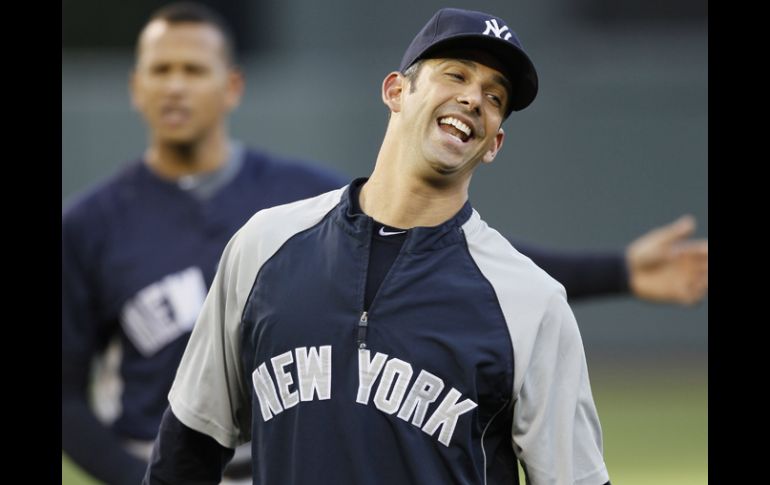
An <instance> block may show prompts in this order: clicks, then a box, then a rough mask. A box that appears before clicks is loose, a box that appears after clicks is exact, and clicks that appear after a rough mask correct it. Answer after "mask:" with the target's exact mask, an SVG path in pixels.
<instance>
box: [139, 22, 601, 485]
mask: <svg viewBox="0 0 770 485" xmlns="http://www.w3.org/2000/svg"><path fill="white" fill-rule="evenodd" d="M537 86H538V80H537V74H536V71H535V68H534V66H533V64H532V62H531V60H530V59H529V57H528V56H527V54H525V52H524V50H523V49H522V47H521V43H520V42H519V40H518V39H517V37H516V35H515V33H514V32H513V31H511V30H510V28H509V27H508V25H507V23H506V22H505V21H504V20H503V19H501V18H498V17H496V16H493V15H490V14H486V13H482V12H474V11H468V10H460V9H442V10H440V11H438V12H437V13H436V14H435V15H434V16H433V17H432V18H431V19H430V20H429V21H428V23H427V24H426V25H425V26H424V28H423V29H422V30H421V31H420V32H419V33H418V34H417V36H416V37H415V38H414V40H413V41H412V43H411V44H410V45H409V47H408V48H407V50H406V52H405V54H404V56H403V60H402V62H401V65H400V69H399V71H395V72H391V73H390V74H388V75H387V76H386V77H385V79H384V81H383V83H382V90H381V94H382V99H383V102H384V104H385V105H386V106H387V107H388V109H389V110H390V118H389V121H388V126H387V130H386V133H385V137H384V140H383V143H382V146H381V148H380V151H379V154H378V157H377V161H376V164H375V168H374V171H373V173H372V174H371V176H370V177H369V178H368V179H367V178H361V179H356V180H354V181H353V182H352V183H351V184H350V185H348V186H346V187H343V188H341V189H338V190H334V191H331V192H327V193H325V194H323V195H320V196H318V197H315V198H312V199H309V200H304V201H298V202H295V203H291V204H287V205H282V206H279V207H274V208H270V209H266V210H262V211H260V212H258V213H257V214H256V215H255V216H254V217H252V218H251V219H250V220H249V222H248V223H246V225H245V226H244V227H242V228H241V229H240V230H239V231H238V232H237V233H236V234H235V236H234V237H233V238H232V239H231V240H230V242H229V243H228V245H227V248H226V249H225V251H224V253H223V255H222V259H221V261H220V264H219V267H218V270H217V274H216V276H215V278H214V282H213V285H212V288H211V290H210V291H209V294H208V296H207V298H206V301H205V303H204V305H203V308H202V311H201V314H200V317H199V319H198V321H197V323H196V325H195V328H194V330H193V332H192V336H191V338H190V340H189V343H188V346H187V349H186V351H185V353H184V356H183V357H182V361H181V363H180V366H179V370H178V372H177V375H176V378H175V379H174V383H173V386H172V389H171V392H170V393H169V408H168V409H167V410H166V412H165V413H164V416H163V420H162V422H161V427H160V431H159V435H158V438H157V439H156V441H155V445H154V447H153V455H152V461H151V464H150V467H149V468H148V473H147V476H146V477H145V481H144V483H150V484H155V483H216V482H217V481H218V479H219V476H220V473H221V469H222V466H223V464H224V463H227V461H228V459H229V458H230V457H231V456H232V453H233V451H232V450H233V449H234V448H235V447H236V446H238V445H239V444H241V443H245V442H248V441H251V448H252V465H253V479H254V483H257V484H273V483H293V484H311V483H312V484H325V483H328V484H365V485H368V484H395V483H397V484H410V483H415V484H426V483H468V484H470V483H478V484H491V483H517V482H518V477H517V473H516V460H517V459H518V460H519V461H520V462H521V464H522V466H523V468H524V470H525V471H526V474H527V477H528V481H529V483H532V484H535V485H538V484H574V483H580V484H584V485H594V484H595V485H599V484H605V483H609V477H608V472H607V469H606V467H605V465H604V461H603V458H602V439H601V429H600V426H599V420H598V417H597V414H596V409H595V407H594V403H593V398H592V395H591V389H590V385H589V380H588V373H587V368H586V362H585V356H584V352H583V346H582V342H581V338H580V334H579V331H578V327H577V323H576V322H575V318H574V316H573V314H572V312H571V310H570V308H569V306H568V304H567V300H566V293H565V291H564V288H563V287H562V285H561V284H559V283H558V282H557V281H555V280H554V279H553V278H551V277H550V276H548V274H546V273H545V272H544V271H542V270H541V269H540V268H538V267H537V266H536V265H535V264H533V263H532V262H531V260H529V259H528V258H526V257H524V256H522V255H521V254H520V253H519V252H518V251H517V250H516V249H514V248H513V247H512V246H511V245H510V244H509V243H508V242H507V241H506V240H505V239H504V238H503V237H501V236H500V234H499V233H498V232H497V231H495V230H493V229H491V228H490V227H488V226H487V224H486V223H485V222H484V221H483V220H482V219H481V217H480V215H479V214H478V213H477V212H476V211H475V210H474V209H473V208H472V207H471V205H470V202H469V200H468V187H469V184H470V180H471V175H472V173H473V171H474V170H475V169H476V168H477V167H478V166H479V165H480V164H482V163H485V164H488V163H491V162H492V161H493V160H494V159H495V157H496V155H497V154H498V152H499V150H500V149H501V148H502V146H503V141H504V139H505V132H504V130H503V128H502V123H503V121H504V120H505V119H506V118H507V117H508V116H509V115H510V113H511V112H512V111H520V110H522V109H524V108H526V107H527V106H528V105H529V104H530V103H531V102H532V100H533V99H534V98H535V95H536V93H537Z"/></svg>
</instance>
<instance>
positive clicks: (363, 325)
mask: <svg viewBox="0 0 770 485" xmlns="http://www.w3.org/2000/svg"><path fill="white" fill-rule="evenodd" d="M368 325H369V315H368V313H367V312H364V313H362V314H361V318H360V319H359V320H358V340H357V344H358V348H359V349H365V348H366V329H367V327H368Z"/></svg>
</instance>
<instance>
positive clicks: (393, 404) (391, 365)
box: [374, 359, 413, 414]
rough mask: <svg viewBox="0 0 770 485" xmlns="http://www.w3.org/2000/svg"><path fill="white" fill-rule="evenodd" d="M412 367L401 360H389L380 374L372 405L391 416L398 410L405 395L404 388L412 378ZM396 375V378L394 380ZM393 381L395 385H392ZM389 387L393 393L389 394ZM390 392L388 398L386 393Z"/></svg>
mask: <svg viewBox="0 0 770 485" xmlns="http://www.w3.org/2000/svg"><path fill="white" fill-rule="evenodd" d="M412 373H413V371H412V366H411V365H409V364H408V363H407V362H404V361H403V360H401V359H391V360H389V361H388V364H387V365H386V366H385V371H384V372H383V373H382V379H380V385H379V387H378V388H377V393H376V394H375V395H374V404H375V405H376V406H377V409H379V410H380V411H382V412H384V413H388V414H393V413H395V412H396V411H397V410H398V407H399V406H400V405H401V401H402V400H403V399H404V395H405V394H406V386H408V385H409V379H411V378H412ZM396 375H398V378H396ZM394 381H395V384H394ZM391 386H392V387H393V391H392V392H390V389H391ZM389 392H390V397H388V393H389Z"/></svg>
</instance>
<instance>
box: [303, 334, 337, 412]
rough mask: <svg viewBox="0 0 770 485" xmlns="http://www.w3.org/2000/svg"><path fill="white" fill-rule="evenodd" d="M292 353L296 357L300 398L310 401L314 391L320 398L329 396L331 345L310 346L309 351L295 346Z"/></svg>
mask: <svg viewBox="0 0 770 485" xmlns="http://www.w3.org/2000/svg"><path fill="white" fill-rule="evenodd" d="M319 349H320V356H319ZM294 353H295V355H296V357H297V377H298V380H299V395H300V399H301V400H303V401H311V400H313V394H314V392H315V393H318V399H320V400H326V399H329V398H331V395H332V346H331V345H322V346H321V347H319V348H316V347H310V351H308V350H307V348H306V347H297V348H296V349H294Z"/></svg>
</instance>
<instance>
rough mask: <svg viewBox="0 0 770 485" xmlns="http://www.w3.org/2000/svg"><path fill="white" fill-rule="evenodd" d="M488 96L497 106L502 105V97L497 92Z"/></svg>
mask: <svg viewBox="0 0 770 485" xmlns="http://www.w3.org/2000/svg"><path fill="white" fill-rule="evenodd" d="M487 97H488V98H489V99H490V100H492V102H493V103H494V104H495V106H501V105H502V104H503V102H502V101H501V100H500V97H499V96H497V95H496V94H487Z"/></svg>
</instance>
